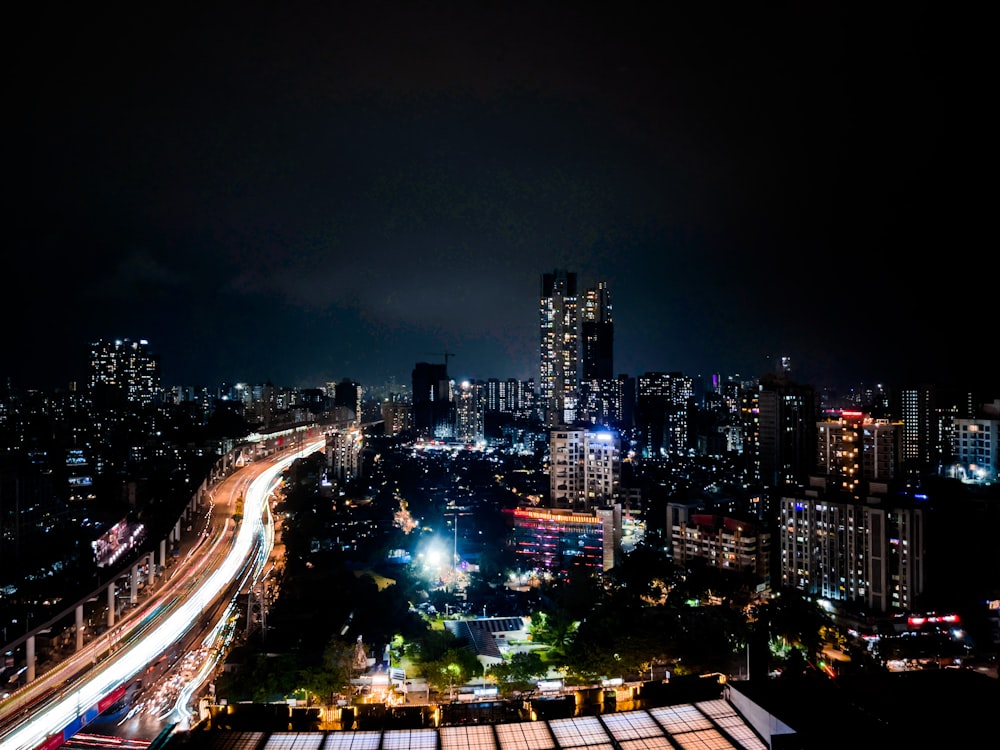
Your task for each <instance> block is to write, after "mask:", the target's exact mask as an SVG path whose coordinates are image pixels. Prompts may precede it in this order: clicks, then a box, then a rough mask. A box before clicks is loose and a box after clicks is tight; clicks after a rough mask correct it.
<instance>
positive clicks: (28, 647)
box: [24, 635, 35, 682]
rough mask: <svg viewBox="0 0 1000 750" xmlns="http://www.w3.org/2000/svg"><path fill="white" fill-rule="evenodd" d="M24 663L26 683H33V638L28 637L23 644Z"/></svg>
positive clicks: (31, 636)
mask: <svg viewBox="0 0 1000 750" xmlns="http://www.w3.org/2000/svg"><path fill="white" fill-rule="evenodd" d="M24 662H25V664H26V665H27V667H28V682H34V681H35V636H33V635H29V636H28V640H27V641H25V642H24Z"/></svg>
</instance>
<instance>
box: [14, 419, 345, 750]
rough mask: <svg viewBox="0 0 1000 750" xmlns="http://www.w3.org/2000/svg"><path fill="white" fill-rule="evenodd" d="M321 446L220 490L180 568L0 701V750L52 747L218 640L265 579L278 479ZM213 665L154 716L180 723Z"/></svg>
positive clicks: (309, 446) (261, 464)
mask: <svg viewBox="0 0 1000 750" xmlns="http://www.w3.org/2000/svg"><path fill="white" fill-rule="evenodd" d="M324 445H325V442H324V439H323V438H322V437H319V438H314V439H313V440H311V441H308V442H303V443H301V444H300V446H298V447H296V449H294V450H290V451H287V452H280V453H278V454H276V455H274V456H271V457H269V458H267V459H264V460H260V461H256V462H254V463H252V464H250V465H248V466H246V467H244V468H242V469H240V470H238V471H237V472H236V473H234V474H232V475H230V476H229V477H227V478H226V479H224V480H223V481H222V482H220V483H219V485H218V486H217V487H216V488H215V490H214V492H212V493H211V494H210V502H209V504H208V506H209V507H208V508H207V509H206V511H205V514H204V517H203V519H202V523H203V530H202V531H201V535H200V538H199V539H198V540H197V542H196V543H195V544H194V545H193V546H192V547H191V549H190V550H189V552H188V555H187V556H186V559H185V560H184V561H183V564H181V565H178V566H177V567H175V568H174V569H173V570H172V572H171V574H170V575H169V576H167V577H165V578H164V580H163V582H162V583H160V584H159V586H158V588H157V590H155V591H153V592H152V594H151V595H150V596H149V598H148V599H147V600H146V601H145V602H144V603H143V604H142V605H141V606H138V607H136V608H135V609H134V610H133V611H132V612H130V613H129V614H128V616H127V617H125V618H123V619H122V621H121V622H120V623H119V624H117V625H116V626H115V628H114V629H113V630H111V631H109V632H107V633H105V634H103V635H102V636H100V637H99V638H97V639H94V640H93V641H91V642H90V643H88V644H86V646H85V647H84V648H82V649H80V650H79V651H77V652H76V653H74V654H73V655H72V656H71V657H69V658H67V659H65V660H64V661H63V662H62V663H60V664H59V665H58V666H57V667H56V668H54V669H52V670H50V671H48V672H47V673H45V674H44V675H42V676H40V677H39V678H38V679H36V680H34V681H32V682H31V683H29V684H28V685H25V686H24V687H22V688H21V689H20V690H18V691H16V692H14V693H12V694H11V695H10V696H8V697H7V698H5V699H4V700H3V701H2V702H0V750H40V749H44V750H54V748H58V747H59V746H61V745H62V744H63V743H64V742H65V740H66V739H67V738H69V737H71V736H73V734H75V733H76V732H77V731H79V730H80V729H81V728H82V727H83V726H86V725H87V724H88V723H90V722H91V721H93V720H94V719H96V718H97V717H98V716H100V715H101V714H102V713H103V712H104V711H106V710H107V709H108V708H109V707H111V706H113V705H114V704H116V703H118V702H119V701H120V700H121V699H122V697H123V696H124V694H125V692H126V689H127V688H128V687H130V686H134V685H135V682H136V679H137V678H141V677H142V675H143V673H144V672H146V670H147V669H148V668H149V667H150V665H154V664H156V663H157V662H158V660H160V659H161V658H162V657H163V656H164V655H165V654H167V653H170V652H171V651H172V650H174V651H175V650H176V649H177V647H178V643H179V642H183V639H184V638H185V636H191V634H192V631H193V630H197V631H198V632H197V633H196V637H197V638H198V639H199V644H200V643H210V642H214V641H216V640H217V638H218V635H219V630H220V628H224V627H225V622H226V620H228V619H229V613H230V612H231V608H232V601H233V600H234V599H235V597H236V594H237V593H239V591H241V590H243V589H244V588H245V586H247V585H252V582H253V581H254V580H255V579H256V578H257V577H258V576H260V575H262V573H263V572H264V568H265V565H266V563H267V560H268V557H269V555H270V552H271V548H272V547H273V542H274V536H273V523H272V519H271V512H270V504H269V502H268V499H269V498H270V496H271V495H272V494H273V493H274V491H275V489H276V487H277V486H278V485H279V484H280V481H281V474H282V472H283V471H284V470H285V469H286V468H287V467H288V466H290V465H291V464H292V463H293V462H294V461H295V460H296V459H298V458H301V457H304V456H307V455H309V454H311V453H313V452H315V451H317V450H322V449H323V448H324ZM240 505H242V508H239V506H240ZM238 511H241V512H238ZM214 666H215V664H214V662H213V661H212V660H211V659H202V661H201V663H200V665H199V668H198V669H197V670H193V671H190V672H189V673H188V678H187V684H184V685H182V686H179V687H178V689H177V690H176V704H175V705H174V706H161V707H160V708H161V709H162V716H161V718H163V719H168V718H169V720H170V723H174V724H181V725H184V724H186V723H187V722H188V721H189V720H190V718H191V717H190V709H189V704H190V700H191V697H192V695H194V694H195V692H196V691H197V690H198V689H199V687H201V686H202V685H203V684H204V682H205V681H206V680H208V679H209V677H210V676H211V673H212V671H213V668H214Z"/></svg>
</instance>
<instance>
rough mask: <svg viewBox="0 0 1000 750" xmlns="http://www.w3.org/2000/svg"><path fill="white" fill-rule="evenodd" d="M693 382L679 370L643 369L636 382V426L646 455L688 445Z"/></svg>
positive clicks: (657, 454) (683, 448) (678, 448)
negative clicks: (648, 370) (650, 370)
mask: <svg viewBox="0 0 1000 750" xmlns="http://www.w3.org/2000/svg"><path fill="white" fill-rule="evenodd" d="M693 397H694V382H693V380H692V378H690V377H689V376H686V375H683V374H682V373H679V372H646V373H643V374H642V375H640V376H639V377H638V379H637V383H636V396H635V400H636V405H635V426H636V428H637V429H638V431H639V433H640V435H641V440H642V451H643V455H644V456H646V457H651V458H655V457H659V456H662V455H665V454H666V453H668V452H670V451H675V452H679V451H684V450H686V449H687V448H688V415H689V411H690V408H691V399H692V398H693Z"/></svg>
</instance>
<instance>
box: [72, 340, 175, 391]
mask: <svg viewBox="0 0 1000 750" xmlns="http://www.w3.org/2000/svg"><path fill="white" fill-rule="evenodd" d="M89 385H90V389H91V392H92V393H97V392H101V393H102V394H111V393H117V394H118V395H119V396H120V397H121V398H123V399H124V400H125V402H127V403H129V404H132V405H138V406H149V405H150V404H152V403H153V402H154V400H156V399H157V398H158V397H159V393H160V359H159V357H158V356H156V355H154V354H153V353H152V351H150V348H149V342H147V341H146V340H145V339H139V340H137V341H132V340H130V339H113V340H108V339H102V340H100V341H97V342H95V343H93V344H91V345H90V379H89Z"/></svg>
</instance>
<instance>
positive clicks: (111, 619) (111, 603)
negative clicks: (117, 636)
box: [108, 578, 115, 628]
mask: <svg viewBox="0 0 1000 750" xmlns="http://www.w3.org/2000/svg"><path fill="white" fill-rule="evenodd" d="M114 626H115V579H114V578H112V579H111V581H110V582H109V583H108V627H109V628H113V627H114Z"/></svg>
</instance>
